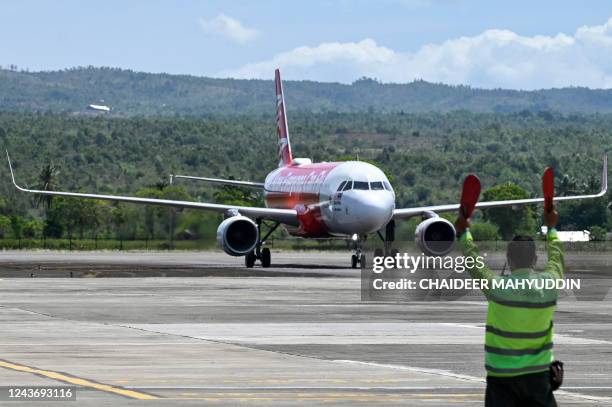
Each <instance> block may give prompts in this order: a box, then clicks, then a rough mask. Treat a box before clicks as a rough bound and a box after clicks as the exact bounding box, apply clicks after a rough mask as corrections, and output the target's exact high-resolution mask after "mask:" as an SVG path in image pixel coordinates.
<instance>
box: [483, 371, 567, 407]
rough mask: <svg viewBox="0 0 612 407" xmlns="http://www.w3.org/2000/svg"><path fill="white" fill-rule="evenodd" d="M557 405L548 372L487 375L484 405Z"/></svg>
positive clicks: (502, 406)
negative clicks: (511, 375) (503, 375)
mask: <svg viewBox="0 0 612 407" xmlns="http://www.w3.org/2000/svg"><path fill="white" fill-rule="evenodd" d="M532 406H533V407H557V402H556V401H555V396H554V395H553V392H552V388H551V387H550V378H549V376H548V372H541V373H532V374H526V375H521V376H515V377H487V392H486V393H485V407H532Z"/></svg>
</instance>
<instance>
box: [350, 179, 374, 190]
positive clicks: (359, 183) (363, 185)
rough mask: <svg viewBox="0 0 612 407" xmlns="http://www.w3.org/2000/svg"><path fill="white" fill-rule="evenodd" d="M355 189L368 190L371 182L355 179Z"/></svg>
mask: <svg viewBox="0 0 612 407" xmlns="http://www.w3.org/2000/svg"><path fill="white" fill-rule="evenodd" d="M353 189H365V190H368V189H370V184H368V183H367V182H363V181H354V182H353Z"/></svg>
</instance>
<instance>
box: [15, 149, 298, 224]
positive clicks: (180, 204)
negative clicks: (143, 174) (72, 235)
mask: <svg viewBox="0 0 612 407" xmlns="http://www.w3.org/2000/svg"><path fill="white" fill-rule="evenodd" d="M6 157H7V159H8V164H9V169H10V171H11V178H12V179H13V184H14V185H15V187H16V188H17V189H18V190H20V191H23V192H29V193H33V194H40V195H53V196H67V197H74V198H88V199H101V200H106V201H117V202H129V203H136V204H145V205H161V206H171V207H175V208H187V209H203V210H208V211H214V212H220V213H224V212H228V211H230V212H233V211H238V212H239V213H240V214H242V215H244V216H248V217H251V218H261V219H267V220H272V221H276V222H281V223H284V224H288V225H294V226H298V225H299V222H298V217H297V211H295V210H293V209H275V208H262V207H250V206H233V205H221V204H214V203H205V202H190V201H175V200H170V199H154V198H139V197H134V196H121V195H100V194H87V193H80V192H62V191H41V190H36V189H28V188H23V187H20V186H19V185H17V182H15V174H14V173H13V166H12V165H11V158H10V157H9V154H8V151H7V153H6Z"/></svg>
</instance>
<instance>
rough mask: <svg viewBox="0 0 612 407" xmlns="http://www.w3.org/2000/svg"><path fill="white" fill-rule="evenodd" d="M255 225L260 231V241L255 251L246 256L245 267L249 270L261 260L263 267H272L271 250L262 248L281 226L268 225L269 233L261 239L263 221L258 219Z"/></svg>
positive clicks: (276, 224) (278, 223)
mask: <svg viewBox="0 0 612 407" xmlns="http://www.w3.org/2000/svg"><path fill="white" fill-rule="evenodd" d="M255 223H256V224H257V230H258V231H259V241H258V242H257V246H255V250H252V251H251V252H249V253H248V254H247V255H246V256H244V265H245V266H246V267H247V268H252V267H253V266H254V265H255V261H257V260H259V261H261V267H264V268H266V267H270V264H272V254H271V253H270V249H269V248H267V247H263V248H262V247H261V246H263V244H264V243H266V240H267V239H268V237H270V235H271V234H272V233H273V232H274V231H275V230H276V228H277V227H278V225H280V222H276V223H275V224H274V226H268V225H266V226H268V232H267V233H266V235H265V236H264V237H263V238H262V237H261V225H262V223H263V222H262V220H261V219H256V220H255Z"/></svg>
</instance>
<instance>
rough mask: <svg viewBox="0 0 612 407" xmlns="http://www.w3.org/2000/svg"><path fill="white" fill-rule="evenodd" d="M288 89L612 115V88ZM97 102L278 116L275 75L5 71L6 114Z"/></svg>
mask: <svg viewBox="0 0 612 407" xmlns="http://www.w3.org/2000/svg"><path fill="white" fill-rule="evenodd" d="M272 75H273V72H270V77H272ZM285 93H286V95H285V97H286V101H287V108H288V110H290V111H296V110H300V111H308V112H318V113H320V112H406V113H416V112H448V111H454V110H469V111H473V112H494V113H509V112H521V111H531V112H534V111H558V112H562V113H573V112H575V113H594V112H601V113H610V112H612V90H593V89H588V88H562V89H548V90H538V91H517V90H504V89H492V90H487V89H474V88H471V87H469V86H449V85H443V84H434V83H429V82H425V81H415V82H411V83H407V84H381V83H378V82H376V81H374V80H372V79H366V78H364V79H360V80H358V81H356V82H354V83H353V84H351V85H344V84H339V83H320V82H312V81H286V82H285ZM91 103H97V104H100V103H101V104H105V105H108V106H110V107H111V108H112V109H113V110H112V113H111V114H113V115H115V116H133V115H175V114H179V115H194V116H202V115H207V114H219V113H221V114H253V113H256V114H266V115H268V114H270V115H272V114H273V112H274V86H273V83H272V80H270V81H264V80H236V79H214V78H206V77H196V76H188V75H169V74H151V73H142V72H134V71H130V70H123V69H116V68H93V67H87V68H74V69H67V70H62V71H51V72H22V71H13V70H6V69H2V70H0V110H2V111H40V112H54V113H61V112H65V113H81V112H83V113H84V112H86V108H87V106H88V105H89V104H91Z"/></svg>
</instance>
